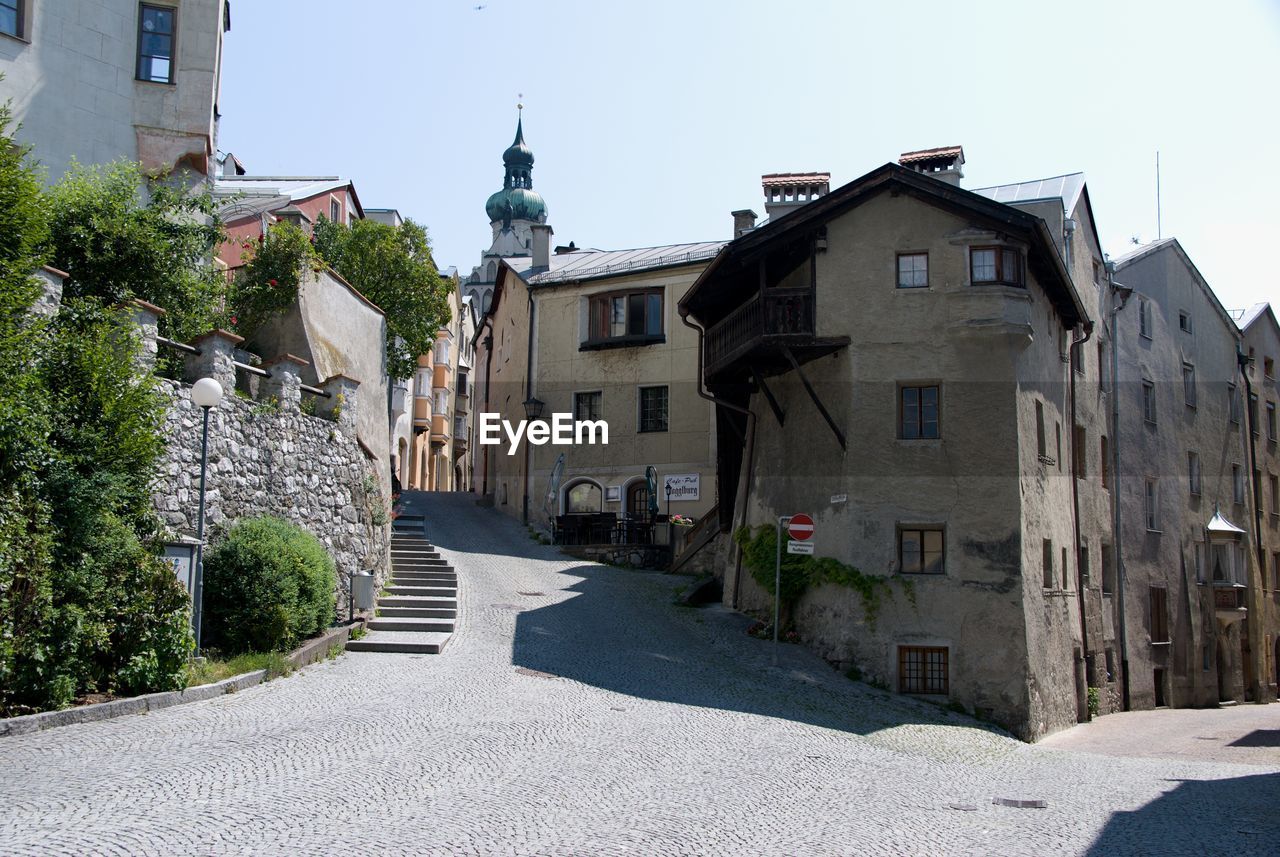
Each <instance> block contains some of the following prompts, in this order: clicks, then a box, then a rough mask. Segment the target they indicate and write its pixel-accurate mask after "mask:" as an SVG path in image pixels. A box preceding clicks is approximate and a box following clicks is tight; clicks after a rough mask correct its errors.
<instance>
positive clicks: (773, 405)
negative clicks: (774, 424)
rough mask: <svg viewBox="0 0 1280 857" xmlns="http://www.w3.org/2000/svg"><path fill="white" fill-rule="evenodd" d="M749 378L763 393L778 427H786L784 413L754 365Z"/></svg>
mask: <svg viewBox="0 0 1280 857" xmlns="http://www.w3.org/2000/svg"><path fill="white" fill-rule="evenodd" d="M751 377H752V378H754V379H755V382H756V386H758V387H759V388H760V391H761V392H762V393H764V397H765V400H766V401H768V403H769V408H770V409H771V410H772V411H773V415H774V417H776V418H777V420H778V425H780V426H782V425H786V422H787V415H786V413H784V412H783V410H782V408H781V406H779V405H778V400H777V399H775V398H774V397H773V391H772V390H770V389H769V385H768V384H766V383H765V382H764V377H763V376H762V375H761V374H760V373H759V372H757V371H756V367H755V365H754V364H753V365H752V366H751Z"/></svg>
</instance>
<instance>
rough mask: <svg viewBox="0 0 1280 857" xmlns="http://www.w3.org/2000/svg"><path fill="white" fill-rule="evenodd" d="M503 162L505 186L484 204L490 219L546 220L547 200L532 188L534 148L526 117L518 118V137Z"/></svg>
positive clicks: (538, 221)
mask: <svg viewBox="0 0 1280 857" xmlns="http://www.w3.org/2000/svg"><path fill="white" fill-rule="evenodd" d="M521 109H523V106H522V107H521ZM502 163H503V166H504V167H505V168H506V175H505V176H504V177H503V179H502V190H500V191H498V192H497V193H495V194H493V195H492V196H490V197H489V199H488V201H487V202H486V203H485V205H484V210H485V213H486V214H488V215H489V222H490V223H495V222H497V221H499V220H501V221H504V222H507V221H510V220H531V221H533V222H534V223H546V221H547V204H546V203H545V202H543V200H542V196H541V195H540V194H538V193H536V192H535V191H534V190H533V150H532V149H530V148H529V146H528V144H526V143H525V141H524V121H523V118H521V119H517V120H516V138H515V140H514V141H513V142H512V143H511V145H510V146H508V147H507V150H506V151H505V152H503V153H502Z"/></svg>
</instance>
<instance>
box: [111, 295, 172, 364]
mask: <svg viewBox="0 0 1280 857" xmlns="http://www.w3.org/2000/svg"><path fill="white" fill-rule="evenodd" d="M121 309H122V310H124V311H125V312H127V313H128V314H129V320H130V321H131V322H133V325H134V327H135V328H137V331H138V338H139V340H141V346H142V347H141V350H140V351H139V352H138V357H137V361H138V371H139V372H142V373H145V374H148V375H150V374H151V373H153V372H155V371H156V354H157V353H158V352H159V350H160V346H159V345H158V344H157V343H156V337H158V336H159V335H160V318H161V317H162V316H164V315H166V313H165V311H164V310H162V309H160V307H158V306H156V305H155V304H149V303H147V302H146V301H144V300H139V299H137V298H135V299H134V300H131V301H129V302H128V303H126V304H125V305H124V306H123V307H121Z"/></svg>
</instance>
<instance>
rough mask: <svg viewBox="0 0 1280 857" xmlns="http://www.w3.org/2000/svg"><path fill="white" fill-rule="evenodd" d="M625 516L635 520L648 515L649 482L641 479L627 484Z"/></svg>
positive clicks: (644, 518)
mask: <svg viewBox="0 0 1280 857" xmlns="http://www.w3.org/2000/svg"><path fill="white" fill-rule="evenodd" d="M627 517H628V518H631V519H632V520H636V521H643V520H646V519H648V517H649V483H648V482H646V481H645V480H643V479H637V480H636V481H635V482H632V483H631V484H630V485H628V486H627Z"/></svg>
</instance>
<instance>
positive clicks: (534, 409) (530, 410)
mask: <svg viewBox="0 0 1280 857" xmlns="http://www.w3.org/2000/svg"><path fill="white" fill-rule="evenodd" d="M522 404H523V405H524V415H525V418H526V419H530V420H536V419H537V418H538V417H540V416H542V409H543V408H544V407H546V405H547V403H546V402H544V401H542V400H541V399H537V398H534V397H533V396H530V397H529V398H527V399H525V400H524V402H522Z"/></svg>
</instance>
